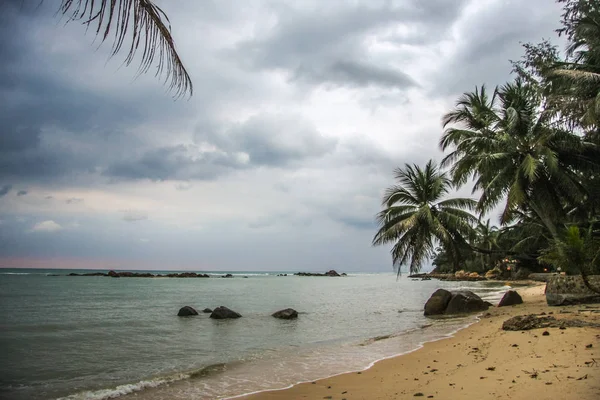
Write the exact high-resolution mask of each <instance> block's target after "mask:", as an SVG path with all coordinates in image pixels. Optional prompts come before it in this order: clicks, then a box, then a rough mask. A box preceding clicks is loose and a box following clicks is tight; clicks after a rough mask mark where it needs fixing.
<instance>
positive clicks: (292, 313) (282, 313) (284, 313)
mask: <svg viewBox="0 0 600 400" xmlns="http://www.w3.org/2000/svg"><path fill="white" fill-rule="evenodd" d="M272 315H273V316H274V317H275V318H279V319H295V318H298V311H296V310H294V309H293V308H286V309H285V310H279V311H277V312H274V313H273V314H272Z"/></svg>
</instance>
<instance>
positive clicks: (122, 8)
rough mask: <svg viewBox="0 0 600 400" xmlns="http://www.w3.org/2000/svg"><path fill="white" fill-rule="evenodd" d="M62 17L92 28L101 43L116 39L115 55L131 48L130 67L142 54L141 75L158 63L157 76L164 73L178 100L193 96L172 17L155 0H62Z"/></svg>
mask: <svg viewBox="0 0 600 400" xmlns="http://www.w3.org/2000/svg"><path fill="white" fill-rule="evenodd" d="M59 14H62V15H64V16H66V18H67V20H68V21H80V22H82V23H83V24H84V25H86V26H88V27H91V28H92V29H93V30H94V31H95V33H96V36H99V37H100V39H101V42H104V41H106V40H107V39H108V38H109V36H112V37H113V38H114V40H113V45H112V55H111V56H114V55H116V54H117V53H118V52H119V51H121V50H122V49H123V48H125V49H128V50H127V51H128V53H127V56H126V58H125V64H126V65H130V64H131V63H132V62H133V61H134V59H135V58H136V55H137V54H138V53H140V54H141V57H140V66H139V69H138V73H140V74H143V73H146V72H148V71H149V70H150V67H152V66H153V65H154V63H155V62H156V63H157V65H156V67H157V69H156V75H157V76H161V75H163V74H164V76H165V83H166V84H168V87H169V90H171V91H173V92H174V93H175V96H176V97H179V96H181V95H185V94H189V95H190V96H191V95H192V93H193V85H192V80H191V78H190V76H189V74H188V72H187V70H186V69H185V66H184V65H183V62H182V61H181V58H180V57H179V54H178V53H177V50H176V49H175V42H174V40H173V37H172V36H171V26H170V22H169V18H168V17H167V14H165V12H164V11H163V10H162V9H160V8H159V7H158V6H157V5H156V4H154V2H153V1H152V0H96V1H94V0H62V2H61V4H60V8H59ZM126 43H129V44H126Z"/></svg>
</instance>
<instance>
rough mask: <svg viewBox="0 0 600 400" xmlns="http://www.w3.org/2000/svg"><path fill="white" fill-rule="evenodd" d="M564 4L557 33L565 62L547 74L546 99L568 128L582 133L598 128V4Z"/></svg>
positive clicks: (568, 0) (575, 0) (595, 0)
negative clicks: (564, 45)
mask: <svg viewBox="0 0 600 400" xmlns="http://www.w3.org/2000/svg"><path fill="white" fill-rule="evenodd" d="M559 3H564V6H563V15H562V25H563V27H562V28H561V29H559V30H558V33H559V34H560V35H564V36H565V37H566V38H567V40H568V41H569V45H568V47H567V58H566V60H564V61H561V62H558V63H556V65H555V67H554V68H553V69H552V70H550V71H549V73H548V74H547V75H548V76H547V78H548V80H549V81H550V82H551V83H552V87H551V91H550V92H549V98H550V99H551V100H552V101H553V102H554V103H555V104H556V105H557V106H558V107H557V111H559V112H560V113H561V114H562V116H563V117H564V118H566V119H567V120H568V121H569V122H570V123H571V124H572V125H574V126H579V127H581V128H583V130H584V131H590V130H592V131H593V130H597V129H598V126H600V96H599V93H600V0H559Z"/></svg>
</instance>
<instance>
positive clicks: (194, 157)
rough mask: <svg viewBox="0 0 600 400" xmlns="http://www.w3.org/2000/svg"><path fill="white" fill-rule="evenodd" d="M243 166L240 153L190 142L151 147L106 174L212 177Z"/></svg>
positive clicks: (112, 167)
mask: <svg viewBox="0 0 600 400" xmlns="http://www.w3.org/2000/svg"><path fill="white" fill-rule="evenodd" d="M240 168H245V163H244V160H243V158H241V156H240V155H238V154H228V153H223V152H221V151H207V150H203V149H202V148H201V147H199V146H197V145H194V144H190V145H175V146H164V147H159V148H155V149H151V150H149V151H147V152H145V153H144V154H142V155H141V156H140V157H138V158H135V159H133V160H130V161H120V162H117V163H115V164H113V165H111V166H109V167H108V168H107V169H106V170H105V171H104V172H103V175H105V176H107V177H111V178H117V179H132V180H136V179H150V180H154V181H163V180H168V179H200V180H212V179H215V178H217V177H219V176H221V175H223V174H225V173H227V172H229V171H231V170H235V169H240Z"/></svg>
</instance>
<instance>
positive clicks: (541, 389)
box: [227, 283, 600, 400]
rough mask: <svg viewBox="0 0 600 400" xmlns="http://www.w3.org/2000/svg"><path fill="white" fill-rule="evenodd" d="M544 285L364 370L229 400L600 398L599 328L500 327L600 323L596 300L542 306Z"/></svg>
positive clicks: (525, 289)
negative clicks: (505, 326) (534, 319)
mask: <svg viewBox="0 0 600 400" xmlns="http://www.w3.org/2000/svg"><path fill="white" fill-rule="evenodd" d="M544 288H545V284H540V283H531V285H529V286H527V287H520V288H517V291H518V292H519V293H520V294H521V296H522V297H523V301H524V303H523V304H520V305H517V306H509V307H502V308H498V307H494V308H493V309H490V310H489V311H488V312H484V313H482V314H481V315H480V316H479V317H478V320H477V321H474V322H473V323H472V324H469V325H468V326H467V327H465V328H463V329H460V330H458V331H456V332H454V333H452V334H450V335H449V336H448V337H446V338H442V339H439V340H435V341H430V342H425V343H421V344H420V345H419V347H418V348H417V349H415V350H412V351H409V352H406V353H403V354H399V355H395V356H391V357H387V358H383V359H380V360H377V361H374V362H372V363H371V364H370V365H369V366H368V367H367V368H366V369H364V370H362V371H350V372H344V373H340V374H336V375H333V376H330V377H326V378H322V379H318V380H316V381H310V382H301V383H297V384H294V385H291V386H288V387H286V388H280V389H271V390H266V391H258V392H253V393H245V394H241V395H237V396H233V397H227V399H251V400H273V399H300V398H306V399H313V398H317V399H319V398H320V399H322V398H325V399H339V400H342V399H346V400H350V399H389V398H409V397H413V396H416V397H421V396H424V397H425V398H444V399H448V398H451V399H454V398H455V399H461V398H471V397H473V398H483V399H497V398H501V397H508V398H511V399H520V398H522V399H528V398H536V399H555V398H561V399H590V400H591V399H597V398H600V365H599V364H598V362H595V359H594V357H596V358H597V357H598V356H599V355H600V352H599V351H598V348H600V329H598V328H590V327H586V328H568V329H567V330H560V329H558V328H548V329H534V330H529V331H517V332H507V331H503V330H502V329H501V326H502V323H503V322H504V321H505V320H506V319H508V318H510V317H513V316H516V315H527V314H540V313H542V312H545V313H546V314H549V313H552V314H554V316H556V317H557V318H566V319H569V318H579V319H585V320H586V321H595V322H600V306H597V307H596V306H593V305H592V306H589V308H588V307H586V306H584V305H581V306H564V307H549V306H547V304H546V301H545V296H544ZM588 309H589V312H588V311H586V310H588ZM581 310H583V311H581ZM544 332H548V335H545V334H544V335H542V334H543V333H544ZM512 342H514V343H512ZM577 344H580V346H579V347H578V346H577ZM587 345H592V346H591V347H586V346H587ZM507 349H508V350H507ZM557 349H560V350H561V351H558V350H557ZM524 353H526V355H527V359H525V358H524V356H523V354H524ZM586 357H587V358H586ZM546 358H551V359H552V360H551V361H547V362H544V361H545V359H546ZM488 364H489V365H488ZM545 364H548V365H545ZM496 371H497V372H496ZM559 393H561V394H559Z"/></svg>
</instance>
